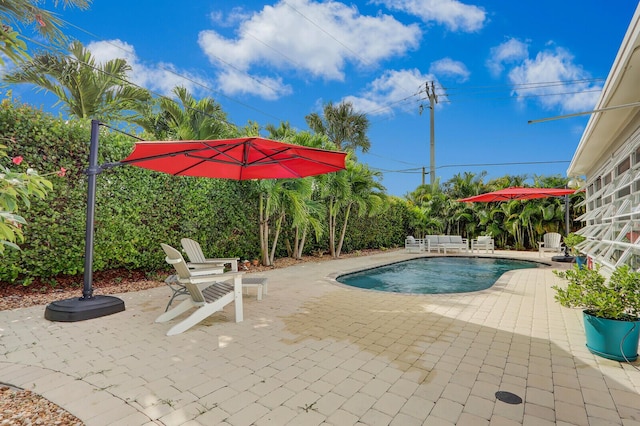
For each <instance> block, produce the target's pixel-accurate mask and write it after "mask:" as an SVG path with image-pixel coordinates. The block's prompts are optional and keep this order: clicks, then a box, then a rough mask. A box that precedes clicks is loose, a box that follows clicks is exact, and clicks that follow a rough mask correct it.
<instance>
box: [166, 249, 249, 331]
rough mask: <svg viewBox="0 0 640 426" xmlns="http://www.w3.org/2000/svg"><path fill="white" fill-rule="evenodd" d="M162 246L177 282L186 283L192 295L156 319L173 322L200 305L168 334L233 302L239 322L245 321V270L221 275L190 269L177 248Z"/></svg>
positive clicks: (183, 329) (193, 323) (188, 325)
mask: <svg viewBox="0 0 640 426" xmlns="http://www.w3.org/2000/svg"><path fill="white" fill-rule="evenodd" d="M161 246H162V249H163V250H164V252H165V253H166V255H167V257H166V258H165V260H166V261H167V263H169V264H170V265H172V266H173V267H174V268H175V270H176V273H177V275H178V281H179V282H180V283H181V284H182V285H184V286H185V288H186V290H187V292H188V293H189V298H187V299H185V300H183V301H182V302H181V303H180V304H179V305H178V306H176V307H175V308H173V309H171V310H170V311H167V312H165V313H163V314H162V315H160V316H159V317H158V318H157V319H156V322H166V321H170V320H172V319H174V318H175V317H177V316H179V315H181V314H183V313H185V312H187V311H188V310H190V309H192V308H194V307H195V308H197V309H196V310H195V312H193V313H192V314H191V315H190V316H189V317H187V318H186V319H184V320H183V321H181V322H180V323H178V324H176V325H174V326H173V327H171V328H170V329H169V331H168V332H167V336H172V335H175V334H180V333H182V332H184V331H186V330H188V329H189V328H191V327H193V326H194V325H196V324H198V323H199V322H200V321H202V320H203V319H205V318H207V317H209V316H210V315H212V314H214V313H215V312H218V311H221V310H222V309H223V308H224V307H225V306H226V305H228V304H229V303H231V302H233V303H234V306H235V316H236V322H241V321H242V320H243V311H242V275H243V274H244V272H228V273H226V274H220V273H218V272H217V269H213V270H211V269H206V268H198V269H190V268H189V267H188V266H187V262H186V261H185V260H184V258H183V257H182V254H180V252H179V251H178V250H176V249H175V248H173V247H171V246H169V245H167V244H161Z"/></svg>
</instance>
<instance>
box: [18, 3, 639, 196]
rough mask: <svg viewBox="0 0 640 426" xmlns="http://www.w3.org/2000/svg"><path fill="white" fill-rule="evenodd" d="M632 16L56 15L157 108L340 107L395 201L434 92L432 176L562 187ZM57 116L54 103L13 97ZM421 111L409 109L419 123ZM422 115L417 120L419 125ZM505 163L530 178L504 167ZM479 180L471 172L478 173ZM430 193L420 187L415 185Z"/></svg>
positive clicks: (592, 11) (119, 6) (565, 12)
mask: <svg viewBox="0 0 640 426" xmlns="http://www.w3.org/2000/svg"><path fill="white" fill-rule="evenodd" d="M636 7H638V2H637V1H635V0H616V1H615V2H606V1H604V0H580V1H578V0H562V1H558V0H554V1H547V0H539V1H505V0H494V1H482V0H477V1H473V0H460V1H458V0H371V1H366V2H365V1H361V2H341V1H312V0H284V1H271V2H264V1H260V2H259V1H253V0H246V1H243V2H235V1H224V2H221V1H213V0H198V1H188V2H175V1H165V0H153V1H152V0H135V1H130V0H126V1H125V0H109V1H100V0H94V3H93V4H92V6H91V8H90V9H89V10H86V11H78V10H74V9H66V10H60V11H59V13H60V15H61V17H62V18H63V19H64V20H65V21H67V22H68V24H67V26H66V28H65V32H66V33H68V34H69V35H71V36H72V37H73V38H76V39H78V40H80V41H82V42H83V43H84V44H85V45H86V46H88V47H89V48H90V50H91V51H92V52H93V54H94V55H95V56H96V58H98V59H99V60H108V59H112V58H114V57H124V58H126V59H127V60H128V62H129V63H130V64H131V65H132V67H133V71H132V73H131V75H130V80H131V81H133V82H135V83H136V84H138V85H140V86H143V87H145V88H147V89H149V90H151V91H153V92H154V93H157V94H158V95H168V96H171V89H172V88H173V87H175V86H177V85H183V86H186V87H187V88H189V89H190V90H191V91H192V93H194V95H195V96H196V97H198V98H199V97H205V96H206V97H213V98H214V99H216V101H218V102H219V103H220V104H221V105H222V107H223V109H224V110H225V111H226V112H227V113H228V114H229V119H230V121H232V122H234V123H235V124H237V125H243V124H246V123H247V122H248V121H249V120H251V121H255V122H258V123H259V124H260V125H262V126H264V125H266V124H275V125H278V124H279V123H280V122H281V121H288V122H289V123H290V124H291V126H292V127H294V128H296V129H298V130H307V125H306V122H305V119H304V117H305V115H307V114H309V113H311V112H320V111H321V108H322V105H323V103H326V102H329V101H332V102H334V103H338V102H340V101H343V100H348V101H351V102H352V103H353V104H354V106H355V108H356V109H357V110H358V111H360V112H364V113H367V115H368V117H369V120H370V122H371V128H370V131H369V138H370V140H371V149H370V151H369V152H368V153H366V154H363V153H359V154H358V158H359V160H360V161H361V162H364V163H366V164H368V165H369V166H370V167H372V168H374V169H377V170H381V171H382V172H383V176H384V178H383V180H382V184H383V185H384V186H385V187H386V188H387V192H388V193H389V194H392V195H398V196H403V195H405V194H407V193H408V192H410V191H413V190H414V189H415V188H416V187H417V186H418V185H419V184H420V183H421V182H422V177H423V176H422V173H421V169H422V168H423V167H424V168H425V169H426V170H427V171H428V170H429V166H430V163H429V158H430V156H429V133H430V128H429V126H430V124H429V123H430V120H429V114H430V111H429V109H428V108H427V107H428V105H429V101H428V99H427V97H426V93H425V90H424V89H425V85H426V84H427V83H429V84H431V82H434V85H435V93H436V94H437V96H438V103H437V105H436V108H435V126H434V130H435V143H436V161H435V165H436V176H437V177H439V178H440V179H441V181H446V180H447V179H449V178H451V177H452V176H453V175H454V174H456V173H462V172H465V171H469V172H473V173H481V172H482V171H486V172H487V176H486V178H485V180H488V179H491V178H495V177H499V176H503V175H505V174H518V175H528V176H531V177H533V176H534V175H553V174H559V175H563V176H564V175H565V172H566V169H567V167H568V165H569V161H570V160H571V157H572V155H573V152H574V150H575V149H576V147H577V145H578V142H579V140H580V136H581V135H582V131H583V129H584V127H585V125H586V123H587V120H588V116H584V117H578V118H571V119H563V120H554V121H548V122H544V123H538V124H528V121H529V120H536V119H540V118H544V117H552V116H558V115H562V114H570V113H575V112H579V111H587V110H590V109H591V108H593V106H594V105H595V103H596V101H597V99H598V96H599V93H600V92H599V91H600V89H601V87H602V85H603V84H604V79H605V78H606V77H607V74H608V72H609V69H610V67H611V65H612V63H613V60H614V58H615V55H616V54H617V51H618V48H619V46H620V43H621V41H622V39H623V37H624V34H625V32H626V29H627V26H628V24H629V22H630V20H631V17H632V16H633V13H634V11H635V9H636ZM13 94H14V96H16V97H19V98H20V99H22V100H23V101H25V102H28V103H32V104H34V105H36V106H38V107H42V108H43V109H45V110H51V111H55V109H54V108H53V104H54V103H55V101H56V98H55V97H53V96H52V95H43V94H42V93H35V92H34V90H33V89H32V88H30V87H29V86H16V87H13ZM421 106H422V108H421ZM421 110H422V114H420V111H421ZM506 163H530V164H510V165H507V164H506ZM483 165H484V166H483ZM425 180H426V182H427V183H429V176H425Z"/></svg>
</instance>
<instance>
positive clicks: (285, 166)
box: [120, 137, 346, 180]
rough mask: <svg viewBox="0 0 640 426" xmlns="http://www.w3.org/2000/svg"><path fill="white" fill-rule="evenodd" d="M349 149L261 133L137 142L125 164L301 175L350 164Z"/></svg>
mask: <svg viewBox="0 0 640 426" xmlns="http://www.w3.org/2000/svg"><path fill="white" fill-rule="evenodd" d="M345 157H346V154H345V153H344V152H337V151H327V150H324V149H317V148H310V147H306V146H301V145H292V144H287V143H283V142H277V141H273V140H269V139H263V138H259V137H247V138H236V139H220V140H205V141H171V142H138V143H136V145H135V148H134V150H133V152H132V153H131V155H129V156H128V157H127V158H125V159H124V160H122V161H121V162H120V163H122V164H129V165H132V166H138V167H142V168H145V169H151V170H156V171H159V172H164V173H169V174H172V175H177V176H201V177H213V178H225V179H235V180H247V179H279V178H300V177H305V176H314V175H319V174H323V173H330V172H336V171H339V170H342V169H344V168H345Z"/></svg>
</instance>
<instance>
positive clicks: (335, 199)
mask: <svg viewBox="0 0 640 426" xmlns="http://www.w3.org/2000/svg"><path fill="white" fill-rule="evenodd" d="M379 177H380V174H379V172H374V171H372V170H371V169H369V168H368V167H367V166H366V165H363V164H359V163H356V162H355V161H354V160H353V159H349V158H347V168H346V170H341V171H339V172H337V173H330V174H328V175H322V176H318V177H317V178H318V179H319V180H320V185H319V189H320V197H321V198H322V199H323V200H324V202H325V204H326V206H327V210H328V216H329V226H328V228H329V251H330V253H331V256H332V257H334V258H337V257H339V256H340V252H341V251H342V244H343V243H344V237H345V234H346V229H347V224H348V221H349V216H350V214H351V211H352V209H353V208H357V214H358V216H359V217H364V216H366V215H373V214H376V213H377V212H379V211H381V209H382V208H383V207H384V206H385V201H386V195H385V194H384V192H383V191H384V187H383V186H382V184H380V183H379V182H378V181H377V180H376V179H378V178H379ZM340 218H341V219H342V220H343V222H342V227H341V230H340V237H339V240H338V241H336V239H337V238H338V220H339V219H340Z"/></svg>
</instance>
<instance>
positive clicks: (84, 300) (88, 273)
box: [44, 120, 124, 322]
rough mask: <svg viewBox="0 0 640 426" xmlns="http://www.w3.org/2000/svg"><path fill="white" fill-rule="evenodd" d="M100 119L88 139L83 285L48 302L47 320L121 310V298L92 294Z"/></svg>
mask: <svg viewBox="0 0 640 426" xmlns="http://www.w3.org/2000/svg"><path fill="white" fill-rule="evenodd" d="M99 134H100V122H99V121H98V120H91V143H90V145H89V168H88V169H87V172H86V173H87V176H88V179H87V182H88V188H87V219H86V229H85V247H84V286H83V289H82V297H80V298H72V299H65V300H58V301H55V302H52V303H50V304H49V305H48V306H47V308H46V309H45V312H44V317H45V318H46V319H48V320H50V321H62V322H75V321H83V320H87V319H92V318H98V317H102V316H105V315H111V314H115V313H117V312H122V311H124V302H123V301H122V300H121V299H119V298H117V297H114V296H94V295H93V285H92V283H93V235H94V221H95V210H96V176H97V175H98V173H100V171H101V169H100V167H99V166H98V136H99Z"/></svg>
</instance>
